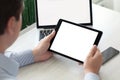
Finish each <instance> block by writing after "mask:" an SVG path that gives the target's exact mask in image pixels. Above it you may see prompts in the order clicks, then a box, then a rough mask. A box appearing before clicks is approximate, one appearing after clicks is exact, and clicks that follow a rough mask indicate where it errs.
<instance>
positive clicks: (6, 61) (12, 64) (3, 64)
mask: <svg viewBox="0 0 120 80" xmlns="http://www.w3.org/2000/svg"><path fill="white" fill-rule="evenodd" d="M0 68H2V69H3V70H5V71H6V72H7V73H8V74H10V75H13V76H16V75H17V73H18V68H19V64H18V63H17V62H16V61H14V60H13V59H10V58H8V57H6V56H5V55H4V54H0Z"/></svg>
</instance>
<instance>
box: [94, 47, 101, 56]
mask: <svg viewBox="0 0 120 80" xmlns="http://www.w3.org/2000/svg"><path fill="white" fill-rule="evenodd" d="M94 57H95V58H98V57H102V54H101V53H100V50H99V49H97V51H96V53H95V55H94Z"/></svg>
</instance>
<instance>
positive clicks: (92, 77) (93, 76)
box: [84, 72, 100, 80]
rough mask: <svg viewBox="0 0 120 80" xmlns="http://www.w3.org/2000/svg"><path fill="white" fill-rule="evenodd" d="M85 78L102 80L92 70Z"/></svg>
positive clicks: (86, 79) (85, 79) (87, 79)
mask: <svg viewBox="0 0 120 80" xmlns="http://www.w3.org/2000/svg"><path fill="white" fill-rule="evenodd" d="M84 80H100V78H99V76H98V75H97V74H94V73H91V72H90V73H87V74H86V75H85V77H84Z"/></svg>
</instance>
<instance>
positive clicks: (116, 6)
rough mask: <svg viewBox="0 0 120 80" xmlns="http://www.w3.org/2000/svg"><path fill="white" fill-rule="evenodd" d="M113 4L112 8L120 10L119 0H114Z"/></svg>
mask: <svg viewBox="0 0 120 80" xmlns="http://www.w3.org/2000/svg"><path fill="white" fill-rule="evenodd" d="M113 5H114V10H116V11H119V12H120V0H114V1H113Z"/></svg>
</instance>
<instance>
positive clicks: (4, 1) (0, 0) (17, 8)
mask: <svg viewBox="0 0 120 80" xmlns="http://www.w3.org/2000/svg"><path fill="white" fill-rule="evenodd" d="M22 9H23V0H0V35H2V34H4V31H5V28H6V26H7V23H8V20H9V19H10V17H12V16H14V17H15V19H16V20H17V21H18V20H19V18H20V13H21V11H22Z"/></svg>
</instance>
